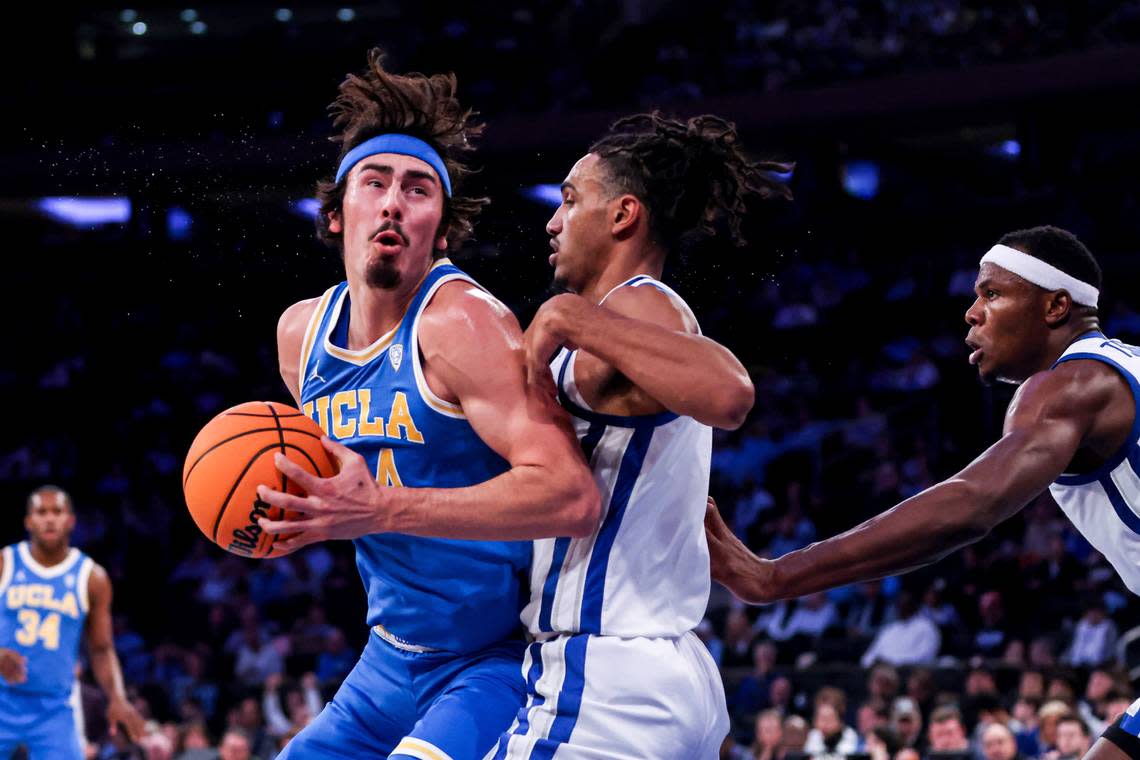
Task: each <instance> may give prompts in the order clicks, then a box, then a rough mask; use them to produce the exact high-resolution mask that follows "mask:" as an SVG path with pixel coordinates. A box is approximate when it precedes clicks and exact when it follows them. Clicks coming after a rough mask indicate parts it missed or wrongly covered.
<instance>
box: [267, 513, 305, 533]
mask: <svg viewBox="0 0 1140 760" xmlns="http://www.w3.org/2000/svg"><path fill="white" fill-rule="evenodd" d="M257 524H258V525H259V526H261V529H262V530H263V531H265V532H266V533H275V534H277V535H280V534H282V533H296V532H298V531H303V530H305V529H306V528H312V527H315V525H314V523H313V521H312V520H270V519H268V518H266V517H262V518H261V519H260V520H258V521H257Z"/></svg>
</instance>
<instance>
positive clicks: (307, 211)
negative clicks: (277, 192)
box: [289, 198, 321, 219]
mask: <svg viewBox="0 0 1140 760" xmlns="http://www.w3.org/2000/svg"><path fill="white" fill-rule="evenodd" d="M289 208H290V209H291V210H292V211H293V213H294V214H299V215H300V216H304V217H308V218H309V219H316V218H317V214H319V213H320V212H321V203H320V201H318V200H317V199H316V198H302V199H301V200H299V201H293V202H292V203H290V204H289Z"/></svg>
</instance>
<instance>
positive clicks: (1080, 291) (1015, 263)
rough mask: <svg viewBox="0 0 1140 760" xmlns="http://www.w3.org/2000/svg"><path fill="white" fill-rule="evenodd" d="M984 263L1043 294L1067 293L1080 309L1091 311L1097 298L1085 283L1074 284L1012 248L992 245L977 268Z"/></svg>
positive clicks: (1049, 266) (1068, 277)
mask: <svg viewBox="0 0 1140 760" xmlns="http://www.w3.org/2000/svg"><path fill="white" fill-rule="evenodd" d="M986 262H989V263H991V264H997V265H998V266H999V267H1001V268H1002V269H1006V270H1009V271H1010V272H1013V273H1014V274H1015V275H1017V276H1018V277H1020V278H1022V279H1023V280H1028V281H1029V282H1031V283H1033V284H1034V285H1037V286H1038V287H1042V288H1045V289H1046V290H1067V291H1069V295H1070V296H1072V297H1073V300H1074V301H1075V302H1077V303H1079V304H1082V305H1084V306H1091V307H1093V308H1094V309H1095V308H1096V302H1097V299H1098V298H1099V297H1100V291H1098V290H1097V289H1096V288H1094V287H1093V286H1092V285H1090V284H1088V283H1087V282H1083V281H1081V280H1078V279H1077V278H1076V277H1073V276H1072V275H1071V274H1068V273H1067V272H1062V271H1061V270H1060V269H1058V268H1057V267H1055V266H1053V265H1052V264H1049V263H1048V262H1045V261H1042V260H1041V259H1039V258H1037V257H1035V256H1030V255H1029V254H1028V253H1023V252H1021V251H1019V250H1017V249H1016V248H1010V247H1009V246H1008V245H1000V244H999V245H995V246H994V247H993V248H991V249H990V250H989V251H987V252H986V255H985V256H983V257H982V260H981V261H979V262H978V266H981V265H982V264H985V263H986Z"/></svg>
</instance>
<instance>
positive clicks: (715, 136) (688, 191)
mask: <svg viewBox="0 0 1140 760" xmlns="http://www.w3.org/2000/svg"><path fill="white" fill-rule="evenodd" d="M590 152H591V153H594V154H597V155H598V157H599V158H601V159H602V161H603V164H604V166H605V169H606V174H607V175H608V177H607V179H608V180H609V182H608V184H609V185H610V188H609V189H610V190H611V191H612V192H613V193H614V194H615V195H616V194H619V193H631V194H633V195H636V196H637V197H638V198H639V199H640V200H641V202H642V203H644V204H645V205H646V207H647V208H648V209H649V229H650V235H651V236H652V238H653V239H654V240H655V241H656V242H657V243H658V244H660V245H662V246H664V247H665V248H666V249H667V250H670V251H671V250H673V249H675V248H678V247H681V248H684V247H685V245H686V243H689V242H695V241H696V240H698V239H700V238H707V237H711V236H713V235H715V234H716V233H717V230H718V228H721V229H724V228H727V232H728V235H729V237H730V238H731V240H732V242H733V243H734V244H735V245H737V246H742V245H744V244H745V243H746V241H745V240H744V238H743V237H742V236H741V232H740V226H741V221H742V220H743V219H744V216H745V214H746V211H747V208H746V200H747V199H748V197H749V196H752V195H755V196H759V197H760V198H765V199H766V198H772V197H781V198H786V199H789V200H790V199H791V197H792V193H791V190H789V189H788V187H787V185H785V184H783V183H782V182H780V181H779V180H778V179H776V178H775V177H774V176H773V175H774V174H777V173H787V172H790V171H791V170H792V167H793V164H786V163H779V162H775V161H753V160H751V159H749V158H748V157H747V156H746V155H745V154H744V152H743V150H742V148H741V146H740V142H739V138H738V137H737V134H736V126H735V125H734V124H732V123H731V122H728V121H725V120H724V119H722V118H720V117H719V116H713V115H712V114H705V115H703V116H694V117H693V118H691V119H689V120H687V121H680V120H678V119H671V118H668V117H665V116H662V115H661V114H660V113H659V112H657V111H654V112H652V113H641V114H635V115H633V116H626V117H624V118H622V119H618V120H617V121H616V122H614V123H613V125H612V126H611V127H610V130H609V132H608V133H607V134H606V135H605V136H604V137H602V138H601V139H600V140H598V141H597V142H595V143H594V144H593V145H591V146H590Z"/></svg>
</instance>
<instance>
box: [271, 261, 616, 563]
mask: <svg viewBox="0 0 1140 760" xmlns="http://www.w3.org/2000/svg"><path fill="white" fill-rule="evenodd" d="M419 341H420V350H421V352H422V356H423V362H424V367H425V369H424V372H425V374H427V375H428V376H429V384H430V380H431V379H432V378H434V379H435V380H436V381H437V382H438V383H439V384H440V386H441V388H446V390H447V391H448V392H450V394H453V395H454V397H455V398H456V399H457V400H458V403H459V406H460V407H461V408H462V409H463V413H464V415H465V416H466V417H467V420H468V422H469V423H470V425H471V427H472V428H473V429H474V431H475V432H476V434H477V435H478V436H479V437H480V438H481V439H482V440H483V441H484V443H486V444H487V445H488V446H489V447H490V448H491V449H493V450H494V451H495V452H496V453H498V454H499V455H500V456H502V457H503V458H504V459H506V460H507V462H508V463H509V464H510V469H509V470H508V471H507V472H505V473H503V474H501V475H499V476H497V477H494V478H492V479H490V480H488V481H486V482H484V483H480V484H478V485H473V486H468V487H465V488H388V487H385V486H381V485H379V484H377V483H376V481H375V480H374V478H373V476H372V475H371V474H370V473H369V471H368V468H367V466H366V465H365V463H364V461H363V459H362V458H361V457H359V456H358V455H356V454H354V453H353V452H352V451H350V450H349V449H348V448H346V447H344V446H342V445H341V444H338V443H335V442H333V441H331V440H327V439H326V445H327V446H328V447H329V450H330V451H331V452H332V454H333V455H334V456H335V457H337V459H338V460H339V463H340V466H341V471H340V474H339V475H337V476H336V477H334V478H328V479H317V478H313V477H310V476H307V475H306V474H305V473H304V472H302V471H300V470H299V468H296V467H295V466H292V464H291V463H290V462H288V461H287V460H283V458H279V459H278V466H279V467H280V468H281V470H282V472H284V473H285V474H286V475H288V476H289V477H290V478H292V479H294V480H296V482H297V483H298V485H300V486H301V487H302V488H304V489H305V491H306V492H307V493H308V494H309V497H307V498H304V499H302V498H299V497H295V496H290V495H288V494H281V493H278V492H273V491H269V490H267V489H264V488H263V489H262V492H261V496H262V498H263V499H265V500H266V501H268V502H269V503H271V504H276V505H280V506H285V507H286V508H288V509H293V510H296V511H299V512H302V513H303V514H304V517H303V518H302V519H301V520H300V521H290V522H284V521H281V522H273V521H268V520H265V521H263V522H262V526H263V528H264V529H266V530H269V531H272V532H280V533H291V532H297V531H300V533H299V535H298V536H297V537H296V538H293V539H286V540H283V541H279V542H278V544H277V546H278V548H279V549H281V550H283V551H290V550H293V549H295V548H297V547H299V546H301V545H304V544H307V543H311V542H313V541H319V540H325V539H329V538H355V537H357V536H360V535H365V534H368V533H382V532H395V533H406V534H411V535H420V536H435V537H440V538H462V539H489V540H516V539H531V538H540V537H546V536H580V535H585V534H588V533H589V532H590V531H591V530H593V529H594V528H595V527H596V525H597V521H598V515H599V497H598V491H597V487H596V486H595V485H594V481H593V476H592V475H591V474H590V471H589V469H588V467H587V466H586V462H585V459H584V458H583V456H582V453H581V450H580V448H579V447H578V445H577V441H576V439H575V437H574V433H573V430H572V429H571V427H570V423H569V419H568V418H567V416H566V413H565V412H564V411H563V410H562V408H561V407H559V406H558V403H557V401H556V400H555V399H554V398H553V395H552V394H550V393H549V392H546V391H543V390H540V389H538V388H536V387H532V386H530V385H528V384H527V382H526V376H525V370H524V366H523V356H524V354H523V348H522V332H521V330H520V329H519V326H518V322H517V321H516V320H515V318H514V315H512V314H511V313H510V310H508V309H507V308H506V307H505V306H503V305H502V304H501V303H499V302H498V301H497V300H495V299H494V298H493V297H492V296H490V295H488V294H486V293H485V292H484V291H482V290H479V289H478V288H475V287H472V286H470V285H466V284H458V283H457V284H451V285H448V286H445V287H444V288H442V289H441V290H440V293H439V294H438V295H437V296H436V299H435V301H434V302H433V303H432V305H431V307H430V308H428V309H427V310H425V312H424V314H423V317H422V319H421V324H420V327H419ZM332 505H336V506H335V509H334V508H333V507H332Z"/></svg>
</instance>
